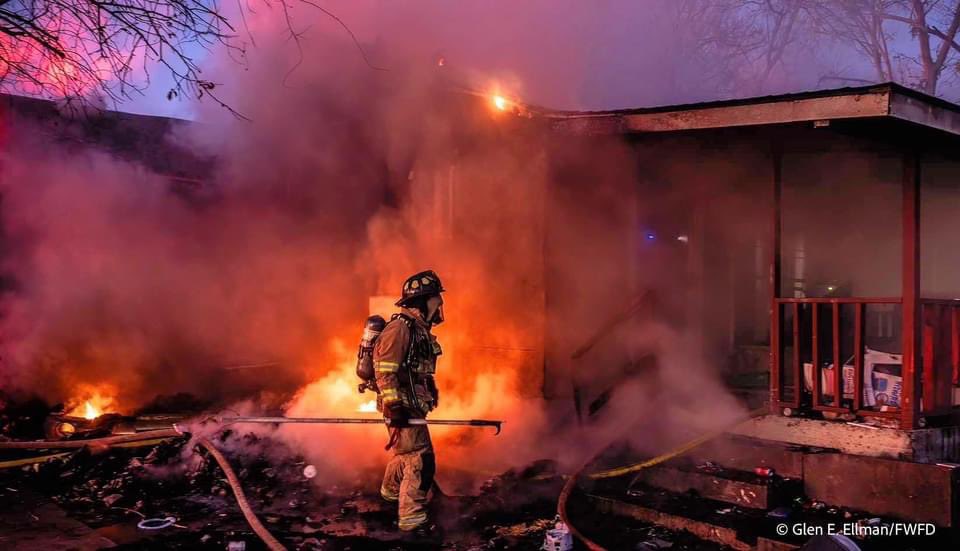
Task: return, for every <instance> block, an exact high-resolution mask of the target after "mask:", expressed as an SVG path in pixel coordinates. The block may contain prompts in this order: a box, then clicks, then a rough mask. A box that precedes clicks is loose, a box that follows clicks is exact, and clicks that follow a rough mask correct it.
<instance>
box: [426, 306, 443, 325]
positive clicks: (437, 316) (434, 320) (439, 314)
mask: <svg viewBox="0 0 960 551" xmlns="http://www.w3.org/2000/svg"><path fill="white" fill-rule="evenodd" d="M429 321H430V325H440V324H441V323H443V305H442V304H441V305H440V306H438V307H437V311H436V312H434V313H433V317H431V318H430V320H429Z"/></svg>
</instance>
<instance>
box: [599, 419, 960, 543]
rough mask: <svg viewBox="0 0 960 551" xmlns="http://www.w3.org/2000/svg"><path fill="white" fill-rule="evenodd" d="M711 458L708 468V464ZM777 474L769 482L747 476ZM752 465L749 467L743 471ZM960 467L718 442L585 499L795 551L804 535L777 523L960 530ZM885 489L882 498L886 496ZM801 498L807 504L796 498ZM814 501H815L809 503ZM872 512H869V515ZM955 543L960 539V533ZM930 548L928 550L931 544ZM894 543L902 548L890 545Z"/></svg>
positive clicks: (728, 439)
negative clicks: (899, 522)
mask: <svg viewBox="0 0 960 551" xmlns="http://www.w3.org/2000/svg"><path fill="white" fill-rule="evenodd" d="M707 461H709V462H710V463H706V462H707ZM756 467H764V468H769V469H773V470H774V471H775V473H776V475H774V476H771V477H767V476H760V475H757V474H756V473H754V472H752V471H753V469H754V468H756ZM748 469H749V471H748ZM958 479H960V469H954V468H953V466H949V465H930V464H919V463H912V462H909V461H895V460H887V459H877V458H871V457H863V456H855V455H849V454H843V453H838V452H836V450H827V449H823V448H812V447H803V446H796V445H791V444H784V443H779V442H771V441H765V440H760V439H755V438H749V437H743V436H724V437H721V438H717V439H715V440H714V441H711V442H708V443H707V444H705V445H704V446H702V447H701V448H699V449H697V450H695V451H692V452H690V453H688V454H687V455H686V456H683V457H681V458H679V459H675V460H673V461H669V462H667V463H664V464H661V465H658V466H654V467H651V468H648V469H644V470H642V471H640V472H639V473H638V474H637V475H636V476H635V478H634V479H633V480H632V481H631V479H628V478H625V477H621V478H618V479H603V480H598V481H595V482H594V483H593V485H592V486H589V490H586V491H587V492H588V493H587V494H586V495H585V496H584V497H581V499H583V500H584V501H585V502H586V503H589V505H590V506H591V507H594V508H596V509H598V510H599V511H600V512H602V513H605V514H610V515H615V516H621V517H627V518H633V519H636V520H639V521H641V522H645V523H651V524H657V525H660V526H663V527H664V528H667V529H669V530H674V531H685V532H689V533H691V534H693V535H694V536H696V537H698V538H700V539H703V540H706V541H710V542H714V543H717V544H721V545H726V546H729V547H730V548H732V549H737V550H740V549H757V550H765V551H780V550H785V551H786V550H790V549H796V548H797V547H799V546H800V545H802V544H803V543H805V542H806V540H807V539H809V536H810V534H807V535H802V536H794V535H790V534H788V535H786V536H781V535H778V534H777V530H776V529H777V525H778V524H780V523H786V524H788V525H790V526H793V525H795V524H799V525H806V526H820V527H825V526H828V525H833V526H836V527H840V526H843V525H844V524H849V523H856V522H858V521H866V520H867V519H872V518H874V517H881V518H883V519H886V520H884V521H882V522H884V523H887V522H890V521H892V520H893V519H904V520H908V521H911V520H912V521H914V522H933V523H935V524H936V525H937V526H938V527H941V528H947V527H952V526H956V517H955V515H956V513H957V509H956V507H958V505H957V503H958V502H954V501H953V500H954V499H955V498H956V496H957V495H958V494H960V491H958V490H960V482H958ZM884 488H886V489H890V490H891V492H890V495H889V496H886V497H884V494H883V493H882V490H883V489H884ZM798 497H800V498H804V499H803V501H804V504H803V506H800V503H798V502H797V500H796V498H798ZM811 501H817V502H821V503H822V504H821V505H817V506H810V503H811ZM866 510H869V511H871V512H869V513H868V512H866ZM958 537H960V536H958ZM891 543H893V544H894V545H895V548H898V549H899V548H904V549H905V548H908V547H910V546H916V545H917V544H922V545H920V547H917V548H920V549H926V548H931V549H933V548H938V549H939V548H944V549H946V548H951V549H955V548H957V547H956V545H957V544H958V543H960V541H958V540H957V539H955V537H954V535H953V532H951V531H949V530H938V531H937V533H936V536H935V537H932V538H931V537H929V536H924V538H922V541H921V540H920V539H918V538H916V537H913V538H907V537H901V538H894V539H892V540H891V539H890V538H889V537H887V538H868V539H867V540H862V541H858V544H859V545H860V546H861V548H862V549H864V550H865V551H872V550H878V549H892V548H891V547H889V544H891ZM927 544H933V545H934V547H927ZM884 545H887V547H884ZM896 546H899V547H896Z"/></svg>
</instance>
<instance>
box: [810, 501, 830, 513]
mask: <svg viewBox="0 0 960 551" xmlns="http://www.w3.org/2000/svg"><path fill="white" fill-rule="evenodd" d="M810 508H811V509H813V510H814V511H819V510H821V509H826V508H827V504H826V503H824V502H822V501H814V502H813V503H811V504H810Z"/></svg>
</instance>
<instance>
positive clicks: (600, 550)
mask: <svg viewBox="0 0 960 551" xmlns="http://www.w3.org/2000/svg"><path fill="white" fill-rule="evenodd" d="M768 411H769V410H768V408H765V407H764V408H760V409H756V410H754V411H751V412H750V414H749V415H748V416H747V418H746V419H740V420H738V421H737V422H735V423H733V424H731V425H729V426H727V427H724V428H722V429H718V430H715V431H711V432H708V433H706V434H703V435H701V436H698V437H697V438H694V439H693V440H690V441H689V442H687V443H686V444H683V445H682V446H680V447H678V448H676V449H674V450H672V451H669V452H667V453H665V454H662V455H658V456H657V457H654V458H653V459H648V460H646V461H642V462H640V463H634V464H632V465H624V466H622V467H617V468H614V469H606V470H603V471H597V472H595V473H590V474H588V475H587V477H588V478H592V479H601V478H613V477H617V476H622V475H625V474H629V473H634V472H638V471H641V470H643V469H646V468H649V467H653V466H655V465H659V464H660V463H663V462H665V461H669V460H671V459H673V458H675V457H678V456H680V455H683V454H685V453H687V452H688V451H690V450H692V449H694V448H696V447H698V446H700V445H701V444H703V443H705V442H707V441H709V440H713V439H714V438H716V437H718V436H720V435H722V434H723V433H725V432H727V431H729V430H731V429H733V428H735V427H737V426H739V425H740V424H741V423H743V422H744V421H747V420H749V419H752V418H754V417H757V416H758V415H764V414H766V413H767V412H768ZM617 439H619V438H617ZM617 439H614V440H613V441H611V444H612V443H613V442H614V441H616V440H617ZM607 447H609V444H608V445H607V446H604V447H603V448H601V451H600V452H598V453H596V454H594V455H593V456H592V457H590V459H588V460H587V461H586V462H585V463H584V464H583V465H582V466H581V467H580V468H579V469H577V470H576V471H575V472H574V473H573V474H572V475H570V477H569V478H567V481H566V483H564V485H563V489H562V490H561V491H560V497H559V498H558V499H557V514H559V515H560V519H561V520H562V521H563V522H564V524H566V525H567V528H569V529H570V533H571V534H573V536H574V537H575V538H577V539H579V540H580V541H582V542H583V544H584V545H586V546H587V549H590V551H606V548H604V547H603V546H602V545H600V544H598V543H597V542H595V541H593V540H591V539H590V538H588V537H587V536H585V535H584V534H583V533H582V532H580V531H579V530H578V529H577V528H576V527H575V526H574V525H573V524H572V523H571V522H570V518H569V516H568V515H567V500H569V499H570V494H571V493H573V489H574V488H575V487H576V485H577V480H578V479H579V478H580V476H581V474H582V473H583V471H584V470H585V469H586V468H587V466H589V465H590V464H591V463H593V461H594V460H596V459H597V457H598V456H599V455H600V453H603V450H605V449H606V448H607Z"/></svg>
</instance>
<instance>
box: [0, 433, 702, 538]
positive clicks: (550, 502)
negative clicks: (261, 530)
mask: <svg viewBox="0 0 960 551" xmlns="http://www.w3.org/2000/svg"><path fill="white" fill-rule="evenodd" d="M224 438H229V439H232V445H225V443H224V441H223V439H224ZM213 442H214V444H215V445H219V446H223V448H224V449H228V448H232V449H239V450H262V449H266V448H271V454H270V456H271V457H272V458H276V457H277V456H278V455H280V456H282V454H277V453H276V452H277V450H278V449H282V446H283V444H282V443H280V442H276V441H270V440H269V439H264V438H262V437H258V436H254V435H252V434H238V433H230V432H227V433H224V435H222V436H220V437H218V438H217V439H214V440H213ZM241 442H242V443H244V444H250V445H249V446H238V445H237V444H238V443H241ZM5 452H6V456H5V460H7V461H9V460H12V459H15V457H16V456H18V455H19V456H21V457H27V456H34V457H35V456H37V455H38V453H43V454H52V453H55V452H54V451H45V452H35V451H32V450H31V451H30V452H27V451H20V450H17V451H12V450H5ZM227 455H228V458H229V460H230V463H231V464H232V466H233V468H234V470H235V471H236V473H237V475H238V477H239V478H240V480H241V482H242V484H243V488H244V491H245V492H246V495H247V498H248V499H249V500H250V504H251V506H252V507H253V509H254V510H255V512H256V513H257V515H258V516H259V517H260V519H261V520H262V522H263V523H264V525H265V526H266V527H267V528H268V529H269V530H270V531H271V532H272V533H273V534H274V535H275V536H276V537H277V539H279V540H280V542H281V543H282V544H283V545H284V546H286V547H287V548H288V549H342V550H348V549H349V550H361V549H464V550H466V549H536V548H539V547H540V546H541V545H542V543H543V539H544V532H545V530H546V529H548V528H552V527H553V522H552V521H553V518H554V515H555V512H556V506H557V504H556V500H557V496H558V495H559V493H560V489H561V487H562V485H563V480H564V479H563V477H562V476H561V475H560V474H559V473H557V472H556V469H555V466H554V464H553V463H552V462H550V461H541V462H537V463H534V464H532V465H530V466H529V467H527V468H525V469H520V470H511V471H508V472H505V473H502V474H500V475H498V476H495V477H492V478H489V479H488V480H486V481H485V482H484V483H483V485H482V488H481V490H480V492H479V493H477V494H476V495H470V496H452V495H444V493H443V490H442V487H439V491H436V492H435V495H434V496H433V499H432V501H431V513H432V519H433V520H434V522H435V524H436V526H437V529H436V530H435V532H434V533H433V534H431V535H428V536H423V535H420V536H413V535H404V534H402V533H400V532H399V531H398V530H397V526H396V506H395V505H394V504H389V503H386V502H384V501H382V500H381V499H380V497H379V493H378V489H379V482H380V479H379V477H380V473H378V472H370V473H364V474H362V475H359V476H358V477H357V478H356V480H355V481H353V482H352V483H349V484H343V483H341V484H338V485H333V484H329V483H325V482H324V480H322V479H321V477H320V476H317V477H316V478H313V479H309V478H307V477H306V476H304V469H305V467H306V466H307V464H306V463H305V461H304V460H303V459H302V458H300V457H297V456H296V455H295V454H294V453H292V452H291V453H290V454H289V456H288V457H289V459H285V460H282V461H278V460H276V459H272V460H268V459H266V458H265V457H264V456H263V455H260V454H256V453H248V452H245V451H240V452H235V453H230V452H227ZM442 469H443V465H442V464H441V470H442ZM457 476H458V475H457V473H450V472H448V473H447V477H446V478H448V479H450V478H451V477H452V478H456V477H457ZM444 478H445V477H444V473H442V472H441V473H440V476H439V480H440V483H441V484H442V481H443V479H444ZM0 511H2V513H0V546H3V547H4V548H15V549H98V548H104V547H115V548H118V549H225V548H227V549H248V550H250V549H262V548H264V546H263V543H262V542H261V541H260V540H259V539H258V537H257V536H256V535H255V534H254V533H253V532H252V530H251V529H250V527H249V526H248V524H247V522H246V521H245V520H244V518H243V516H242V514H241V511H240V509H239V507H238V506H237V503H236V500H235V499H234V496H233V494H232V492H231V489H230V487H229V485H228V483H227V481H226V477H225V476H224V474H223V471H222V470H221V469H220V467H219V466H218V465H217V463H216V462H215V461H214V459H213V458H212V457H210V455H209V454H208V453H207V452H205V451H204V450H203V449H202V448H200V447H199V446H197V447H194V446H193V443H192V442H191V441H188V440H187V439H185V438H184V439H173V440H167V441H164V442H162V443H158V444H157V443H154V444H151V445H146V446H144V445H141V446H137V447H126V448H124V447H113V448H110V449H106V450H101V451H99V452H96V451H92V450H89V449H82V450H79V451H75V452H69V453H66V454H65V455H63V456H62V457H59V458H56V459H53V460H50V461H47V462H44V463H40V464H31V465H24V466H20V467H14V468H6V469H3V470H0ZM167 518H171V519H173V521H172V522H173V524H172V525H170V526H168V527H166V528H161V529H157V530H145V529H141V528H138V523H140V522H141V521H142V520H144V519H167ZM577 522H578V523H579V524H581V528H583V529H584V530H585V531H588V532H590V533H591V534H592V535H593V536H594V537H596V538H597V539H598V540H600V541H601V542H603V543H604V544H606V545H607V546H608V547H609V548H611V549H633V548H637V547H636V546H637V545H638V544H640V543H641V542H645V541H650V540H657V541H665V542H670V545H671V548H672V549H704V548H705V547H704V545H707V546H708V547H706V548H712V549H719V548H720V547H718V546H712V545H709V544H705V543H704V542H702V541H699V540H696V539H695V538H693V537H692V536H688V535H678V534H671V533H669V532H665V531H663V530H662V529H659V528H655V527H651V526H647V525H643V524H640V523H634V522H629V521H625V520H623V519H617V520H612V519H609V518H604V517H602V516H600V515H597V514H595V513H590V512H584V513H581V514H579V515H578V519H577ZM239 542H242V544H241V543H239Z"/></svg>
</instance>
